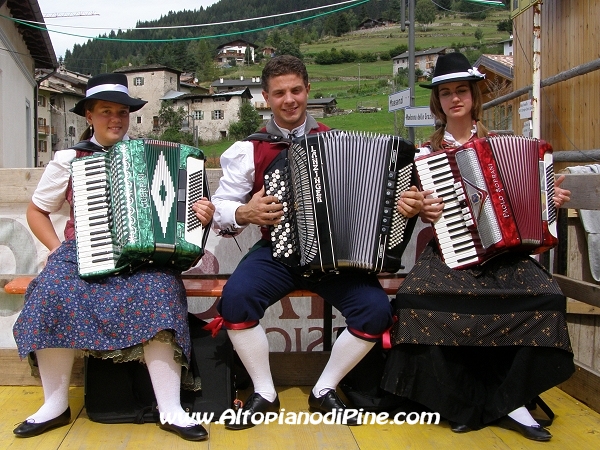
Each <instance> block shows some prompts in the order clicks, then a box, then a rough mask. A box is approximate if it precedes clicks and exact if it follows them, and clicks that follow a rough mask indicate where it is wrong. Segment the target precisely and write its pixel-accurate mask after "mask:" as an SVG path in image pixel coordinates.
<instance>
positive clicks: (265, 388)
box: [227, 325, 277, 402]
mask: <svg viewBox="0 0 600 450" xmlns="http://www.w3.org/2000/svg"><path fill="white" fill-rule="evenodd" d="M227 334H228V336H229V339H231V342H232V343H233V347H234V348H235V351H236V352H237V354H238V355H239V357H240V359H241V360H242V363H243V364H244V367H245V368H246V370H247V371H248V375H250V378H252V384H253V385H254V392H256V393H257V394H260V395H261V396H262V397H263V398H264V399H265V400H268V401H270V402H272V401H273V400H275V398H276V397H277V391H276V390H275V385H274V384H273V377H272V376H271V366H270V365H269V341H268V340H267V335H266V333H265V330H264V329H263V327H262V326H260V325H257V326H255V327H253V328H246V329H245V330H227Z"/></svg>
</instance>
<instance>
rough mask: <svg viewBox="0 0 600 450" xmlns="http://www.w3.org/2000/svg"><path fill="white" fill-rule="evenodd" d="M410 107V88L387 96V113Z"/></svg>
mask: <svg viewBox="0 0 600 450" xmlns="http://www.w3.org/2000/svg"><path fill="white" fill-rule="evenodd" d="M409 106H410V88H408V89H404V90H403V91H399V92H394V93H393V94H391V95H390V96H389V112H392V111H397V110H399V109H404V108H408V107H409Z"/></svg>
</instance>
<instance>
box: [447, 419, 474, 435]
mask: <svg viewBox="0 0 600 450" xmlns="http://www.w3.org/2000/svg"><path fill="white" fill-rule="evenodd" d="M448 423H449V424H450V429H451V430H452V432H453V433H468V432H469V431H471V428H470V427H469V426H468V425H465V424H463V423H457V422H452V421H451V420H449V421H448Z"/></svg>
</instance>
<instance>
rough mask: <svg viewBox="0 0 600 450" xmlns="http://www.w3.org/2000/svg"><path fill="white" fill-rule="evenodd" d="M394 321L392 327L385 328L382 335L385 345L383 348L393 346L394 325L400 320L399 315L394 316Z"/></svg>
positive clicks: (382, 342)
mask: <svg viewBox="0 0 600 450" xmlns="http://www.w3.org/2000/svg"><path fill="white" fill-rule="evenodd" d="M393 320H394V321H393V322H392V325H390V327H389V328H388V329H387V330H385V331H384V332H383V334H382V335H381V345H382V346H383V348H385V349H390V348H392V333H391V331H392V328H394V325H395V324H396V322H398V316H394V317H393Z"/></svg>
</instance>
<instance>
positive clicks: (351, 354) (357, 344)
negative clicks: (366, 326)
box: [312, 329, 375, 398]
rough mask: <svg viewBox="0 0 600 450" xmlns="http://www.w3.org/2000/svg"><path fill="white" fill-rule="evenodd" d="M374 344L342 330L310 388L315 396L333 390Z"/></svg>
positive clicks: (320, 395)
mask: <svg viewBox="0 0 600 450" xmlns="http://www.w3.org/2000/svg"><path fill="white" fill-rule="evenodd" d="M374 345H375V342H369V341H365V340H364V339H359V338H357V337H356V336H354V335H353V334H351V333H350V332H349V331H348V330H347V329H346V330H344V331H343V332H342V334H340V336H339V337H338V338H337V339H336V340H335V343H334V344H333V348H332V349H331V356H330V357H329V361H327V365H326V366H325V369H324V370H323V373H322V374H321V376H320V377H319V379H318V380H317V384H315V387H313V389H312V392H313V394H314V395H315V397H317V398H319V397H322V396H323V395H324V394H325V393H326V392H327V391H328V390H330V389H334V390H335V388H336V387H337V385H338V383H339V382H340V381H341V380H342V378H344V376H346V374H347V373H348V372H350V370H352V368H353V367H354V366H355V365H356V364H358V362H359V361H360V360H361V359H363V358H364V356H365V355H366V354H367V353H368V352H369V350H371V348H373V346H374Z"/></svg>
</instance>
